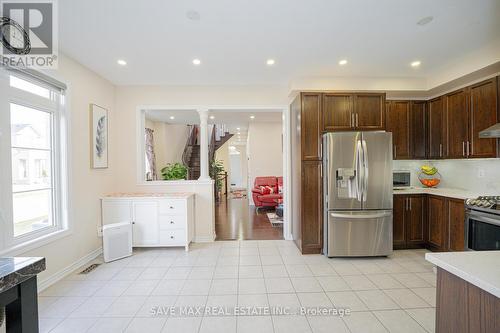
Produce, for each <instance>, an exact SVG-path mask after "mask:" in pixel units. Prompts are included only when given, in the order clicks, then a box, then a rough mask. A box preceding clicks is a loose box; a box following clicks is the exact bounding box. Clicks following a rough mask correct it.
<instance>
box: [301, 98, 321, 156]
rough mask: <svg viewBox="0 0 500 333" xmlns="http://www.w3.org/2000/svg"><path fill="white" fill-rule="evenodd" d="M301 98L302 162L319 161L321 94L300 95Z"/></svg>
mask: <svg viewBox="0 0 500 333" xmlns="http://www.w3.org/2000/svg"><path fill="white" fill-rule="evenodd" d="M301 98H302V110H301V114H300V119H301V125H300V126H301V140H302V142H301V145H302V160H303V161H314V160H321V128H322V125H321V124H322V119H321V94H320V93H302V96H301Z"/></svg>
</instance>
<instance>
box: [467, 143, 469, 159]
mask: <svg viewBox="0 0 500 333" xmlns="http://www.w3.org/2000/svg"><path fill="white" fill-rule="evenodd" d="M469 156H470V142H469V141H467V157H469Z"/></svg>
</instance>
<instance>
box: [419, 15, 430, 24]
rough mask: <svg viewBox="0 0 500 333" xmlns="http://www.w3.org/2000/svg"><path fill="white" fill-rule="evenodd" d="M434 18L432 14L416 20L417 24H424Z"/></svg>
mask: <svg viewBox="0 0 500 333" xmlns="http://www.w3.org/2000/svg"><path fill="white" fill-rule="evenodd" d="M432 20H434V17H433V16H426V17H424V18H422V19H420V20H418V21H417V25H426V24H429V23H431V22H432Z"/></svg>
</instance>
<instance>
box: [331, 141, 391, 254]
mask: <svg viewBox="0 0 500 333" xmlns="http://www.w3.org/2000/svg"><path fill="white" fill-rule="evenodd" d="M323 150H324V151H323V157H324V159H323V170H324V173H323V174H324V191H323V192H324V210H325V216H324V237H325V239H324V242H323V243H324V254H325V255H327V256H328V257H353V256H354V257H357V256H387V255H389V254H391V253H392V186H393V184H392V134H391V133H387V132H382V131H374V132H336V133H326V134H324V135H323Z"/></svg>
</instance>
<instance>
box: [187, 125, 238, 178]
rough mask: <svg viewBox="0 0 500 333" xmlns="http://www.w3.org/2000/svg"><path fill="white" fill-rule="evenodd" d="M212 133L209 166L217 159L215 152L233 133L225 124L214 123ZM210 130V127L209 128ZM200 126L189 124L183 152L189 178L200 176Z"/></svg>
mask: <svg viewBox="0 0 500 333" xmlns="http://www.w3.org/2000/svg"><path fill="white" fill-rule="evenodd" d="M212 126H213V128H211V130H212V135H211V136H210V140H209V152H208V153H209V161H208V162H209V166H210V165H212V162H213V160H214V159H215V152H216V151H217V149H219V148H220V147H222V145H223V144H224V143H226V142H227V141H228V140H229V139H231V137H232V136H233V134H230V133H229V132H228V131H227V128H226V126H225V125H212ZM209 130H210V128H209ZM198 134H199V126H198V125H189V136H188V139H187V142H186V146H185V147H184V153H183V154H182V162H183V163H184V165H185V166H186V167H187V168H188V173H187V179H188V180H196V179H198V178H199V177H200V143H199V138H198Z"/></svg>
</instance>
